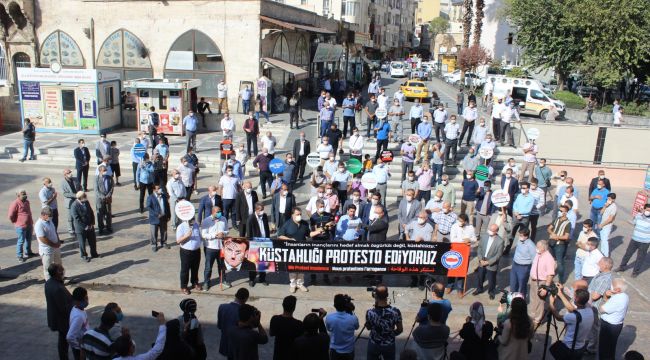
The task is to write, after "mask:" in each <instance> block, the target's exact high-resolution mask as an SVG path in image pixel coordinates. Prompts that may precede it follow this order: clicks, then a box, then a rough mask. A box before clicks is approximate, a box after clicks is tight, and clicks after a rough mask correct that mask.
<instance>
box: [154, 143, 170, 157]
mask: <svg viewBox="0 0 650 360" xmlns="http://www.w3.org/2000/svg"><path fill="white" fill-rule="evenodd" d="M155 152H158V154H160V156H162V157H163V158H166V157H167V154H169V147H168V146H167V145H165V144H158V145H156V148H155V149H154V153H155Z"/></svg>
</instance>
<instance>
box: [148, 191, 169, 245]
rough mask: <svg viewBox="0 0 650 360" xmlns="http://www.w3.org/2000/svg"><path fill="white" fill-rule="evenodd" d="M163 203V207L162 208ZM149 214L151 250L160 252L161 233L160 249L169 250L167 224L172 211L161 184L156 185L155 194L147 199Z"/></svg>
mask: <svg viewBox="0 0 650 360" xmlns="http://www.w3.org/2000/svg"><path fill="white" fill-rule="evenodd" d="M161 201H162V203H163V206H162V207H161V206H160V202H161ZM147 210H148V213H149V233H150V235H151V250H152V251H153V252H156V251H158V233H160V247H163V246H164V247H165V248H167V249H169V244H167V222H168V221H169V219H170V218H171V209H170V207H169V199H168V198H167V194H165V193H163V191H162V189H161V188H160V185H159V184H155V185H154V191H153V194H151V195H149V197H148V198H147Z"/></svg>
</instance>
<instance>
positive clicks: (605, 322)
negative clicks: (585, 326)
mask: <svg viewBox="0 0 650 360" xmlns="http://www.w3.org/2000/svg"><path fill="white" fill-rule="evenodd" d="M626 290H627V283H626V282H625V280H624V279H623V278H617V279H614V280H612V290H608V291H606V292H605V296H604V302H603V303H602V305H600V309H598V310H600V335H599V336H598V338H599V342H598V357H599V358H600V359H614V358H615V354H616V343H617V342H618V337H619V336H620V335H621V330H623V321H624V320H625V315H627V309H628V306H629V305H630V297H629V296H628V295H627V294H626V293H625V291H626Z"/></svg>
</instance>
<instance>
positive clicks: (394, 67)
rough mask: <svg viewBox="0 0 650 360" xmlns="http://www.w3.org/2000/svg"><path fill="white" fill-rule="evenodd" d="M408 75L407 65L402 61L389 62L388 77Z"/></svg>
mask: <svg viewBox="0 0 650 360" xmlns="http://www.w3.org/2000/svg"><path fill="white" fill-rule="evenodd" d="M406 76H408V67H407V66H406V63H404V62H403V61H393V62H391V63H390V77H406Z"/></svg>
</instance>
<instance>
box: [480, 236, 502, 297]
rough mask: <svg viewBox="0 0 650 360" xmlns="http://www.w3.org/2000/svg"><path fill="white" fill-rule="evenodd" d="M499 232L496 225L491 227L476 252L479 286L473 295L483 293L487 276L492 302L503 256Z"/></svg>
mask: <svg viewBox="0 0 650 360" xmlns="http://www.w3.org/2000/svg"><path fill="white" fill-rule="evenodd" d="M498 230H499V227H498V226H497V225H496V224H492V225H490V226H489V227H488V230H487V235H488V236H486V237H483V238H482V239H481V241H480V242H479V245H478V250H477V252H476V255H477V256H478V258H479V261H478V269H477V272H478V286H477V287H476V291H474V294H473V295H475V296H476V295H479V294H481V293H483V283H484V282H485V276H486V275H487V278H488V294H489V295H490V300H494V297H495V291H496V286H497V272H498V271H499V260H501V254H503V239H501V237H500V236H499V235H497V231H498Z"/></svg>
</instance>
